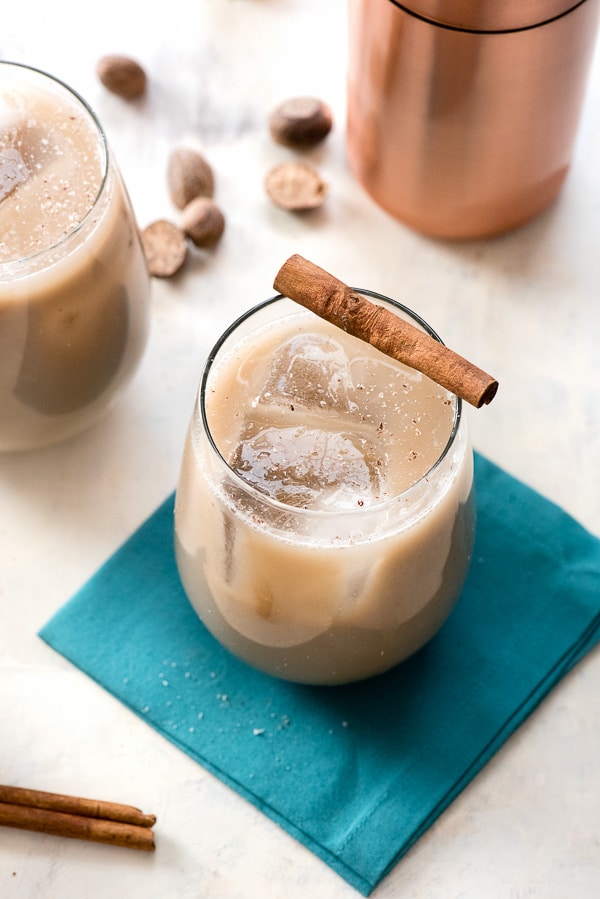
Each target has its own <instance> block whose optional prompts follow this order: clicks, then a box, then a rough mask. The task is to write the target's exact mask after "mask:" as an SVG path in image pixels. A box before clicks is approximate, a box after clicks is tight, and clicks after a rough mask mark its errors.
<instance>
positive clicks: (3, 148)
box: [0, 62, 150, 452]
mask: <svg viewBox="0 0 600 899" xmlns="http://www.w3.org/2000/svg"><path fill="white" fill-rule="evenodd" d="M28 104H30V105H31V108H29V106H28ZM53 140H56V146H57V150H56V153H54V155H51V156H50V155H44V154H47V153H48V147H49V146H50V145H51V143H52V141H53ZM38 150H39V153H40V155H41V156H42V157H43V158H42V160H41V161H38V160H37V159H36V152H38ZM70 157H73V159H75V160H76V168H75V169H71V168H69V165H70V162H71V158H70ZM90 160H93V167H88V163H90ZM90 166H91V163H90ZM0 174H2V175H3V176H4V177H3V178H2V179H0V181H1V182H2V183H0V187H3V188H4V190H2V191H0V193H1V194H2V196H0V216H2V219H1V222H0V224H1V230H0V451H4V452H7V451H20V450H30V449H34V448H36V447H40V446H44V445H46V444H51V443H56V442H57V441H60V440H63V439H65V438H67V437H69V436H71V435H72V434H75V433H77V432H78V431H81V430H82V429H83V428H85V427H87V426H88V425H90V424H92V423H93V422H95V421H96V420H97V419H98V418H99V417H100V416H101V415H102V414H103V413H104V412H105V411H106V410H107V408H108V407H109V406H110V404H111V403H112V402H113V400H114V399H115V398H116V397H117V396H118V395H119V393H120V392H121V391H122V389H123V388H124V386H125V385H126V384H127V383H128V382H129V380H130V379H131V377H132V375H133V373H134V371H135V369H136V368H137V365H138V363H139V361H140V359H141V356H142V354H143V351H144V348H145V345H146V341H147V335H148V329H149V315H150V309H149V301H150V277H149V274H148V270H147V265H146V261H145V258H144V253H143V249H142V245H141V241H140V237H139V233H138V229H137V225H136V222H135V218H134V213H133V210H132V208H131V203H130V200H129V197H128V195H127V191H126V189H125V187H124V185H123V181H122V178H121V175H120V173H119V171H118V168H117V166H116V163H115V161H114V159H113V157H112V154H111V153H110V152H109V149H108V146H107V142H106V138H105V135H104V132H103V130H102V127H101V125H100V123H99V122H98V120H97V118H96V117H95V115H94V113H93V112H92V110H91V109H90V108H89V107H88V106H87V104H86V103H85V102H84V100H82V98H81V97H79V96H78V95H77V94H76V93H75V92H74V91H73V90H71V89H70V88H69V87H67V86H66V85H65V84H63V83H62V82H60V81H58V80H57V79H55V78H53V77H52V76H50V75H48V74H46V73H44V72H40V71H38V70H36V69H32V68H30V67H28V66H22V65H20V64H17V63H7V62H0ZM10 178H12V179H13V182H14V183H15V184H16V186H15V187H12V185H11V183H10ZM74 198H75V199H74ZM71 202H72V203H73V204H74V205H73V210H72V211H71V212H68V213H67V212H65V211H64V210H68V209H69V208H70V207H69V206H68V204H69V203H71ZM9 204H10V205H9ZM69 215H70V216H71V219H69V218H68V216H69ZM61 216H62V218H61ZM57 221H58V222H59V223H60V224H56V223H57Z"/></svg>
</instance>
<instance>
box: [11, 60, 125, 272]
mask: <svg viewBox="0 0 600 899" xmlns="http://www.w3.org/2000/svg"><path fill="white" fill-rule="evenodd" d="M3 66H6V67H9V68H14V69H23V70H24V71H25V72H30V73H33V75H35V76H41V78H42V79H47V80H48V81H50V82H52V83H53V84H55V85H57V86H58V87H59V88H60V89H61V90H63V91H65V92H66V93H67V94H69V95H70V96H71V97H72V99H74V100H75V102H76V104H77V105H79V106H81V107H82V109H83V110H84V112H85V113H86V114H87V115H88V117H89V119H90V120H91V122H92V124H93V125H94V127H95V129H96V131H97V134H98V137H99V141H100V147H101V149H102V177H101V179H100V184H99V185H98V192H97V193H96V196H95V197H94V200H93V202H92V203H91V204H90V207H89V209H88V210H87V211H86V213H85V215H83V216H82V218H81V220H80V221H79V222H78V223H77V225H75V227H74V228H73V229H72V230H71V231H69V232H68V234H63V236H62V237H61V238H59V240H57V241H56V242H55V243H52V244H50V245H49V246H45V247H42V248H41V249H39V250H35V251H34V252H33V253H29V255H27V256H20V257H19V258H18V259H10V260H8V261H6V262H0V273H2V272H6V271H10V270H11V269H15V268H17V267H19V266H22V265H25V264H27V263H29V262H32V261H34V260H36V259H39V258H41V257H43V256H44V255H47V254H49V253H52V252H54V251H56V250H57V249H59V248H60V247H61V246H62V245H63V244H65V243H67V242H69V241H71V240H72V239H73V237H74V236H75V235H76V234H78V233H79V232H80V231H81V229H82V228H83V227H84V226H85V225H86V224H87V222H88V220H89V219H90V217H91V216H92V215H93V213H94V211H95V209H96V208H97V206H98V203H99V201H100V198H101V197H102V195H103V193H104V189H105V187H106V182H107V180H108V173H109V170H110V161H111V157H110V150H109V146H108V140H107V138H106V132H105V130H104V128H103V126H102V123H101V122H100V119H99V118H98V116H97V115H96V113H95V112H94V110H93V109H92V107H91V106H90V104H89V103H88V102H87V100H85V99H84V98H83V96H82V95H81V94H80V93H79V92H78V91H77V90H75V88H73V87H71V85H69V84H67V82H66V81H63V80H62V79H61V78H58V77H57V76H56V75H51V74H50V72H47V71H45V70H44V69H40V68H38V67H36V66H32V65H29V64H28V63H23V62H14V61H13V60H10V59H0V69H1V68H2V67H3Z"/></svg>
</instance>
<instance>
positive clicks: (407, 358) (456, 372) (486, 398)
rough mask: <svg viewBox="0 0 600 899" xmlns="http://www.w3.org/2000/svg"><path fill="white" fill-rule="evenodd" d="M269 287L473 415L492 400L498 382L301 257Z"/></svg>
mask: <svg viewBox="0 0 600 899" xmlns="http://www.w3.org/2000/svg"><path fill="white" fill-rule="evenodd" d="M273 287H274V288H275V290H277V291H278V292H279V293H281V294H283V295H284V296H286V297H289V298H290V299H291V300H294V301H295V302H296V303H299V304H300V305H301V306H304V307H306V308H307V309H310V310H311V311H312V312H315V313H316V314H317V315H318V316H320V317H321V318H324V319H325V320H326V321H328V322H330V323H331V324H333V325H336V326H337V327H338V328H341V329H342V330H343V331H346V332H347V333H348V334H352V335H353V336H354V337H359V338H360V339H361V340H364V341H366V342H367V343H370V344H371V346H374V347H375V348H376V349H378V350H380V351H381V352H382V353H385V354H386V355H387V356H390V357H391V358H392V359H396V361H398V362H403V363H404V364H405V365H408V366H410V368H414V369H416V370H417V371H420V372H421V373H422V374H424V375H426V376H427V377H429V378H431V380H432V381H435V382H436V384H439V385H440V386H441V387H445V388H446V389H447V390H449V391H451V393H454V394H456V395H457V396H459V397H460V398H461V399H463V400H465V401H466V402H467V403H470V404H471V405H472V406H475V407H476V408H477V409H479V408H480V407H481V406H483V405H487V404H488V403H491V401H492V400H493V398H494V396H495V395H496V391H497V390H498V382H497V381H496V380H495V379H494V378H492V377H491V375H488V374H487V373H486V372H484V371H482V369H480V368H477V366H476V365H473V364H472V363H471V362H469V361H468V360H467V359H465V358H464V357H463V356H459V355H458V353H455V352H454V351H453V350H451V349H450V348H449V347H447V346H445V345H444V344H443V343H439V342H438V341H437V340H435V338H433V337H431V336H430V335H429V334H427V333H425V332H424V331H421V330H420V329H419V328H417V327H416V326H415V325H412V324H410V323H409V322H407V321H405V320H404V319H402V318H401V317H400V316H399V315H395V314H394V313H393V312H392V311H391V310H390V309H388V308H387V307H384V306H379V305H378V304H376V303H371V302H370V301H369V300H368V299H367V298H366V297H364V296H362V295H361V294H359V293H356V292H355V291H353V290H352V288H351V287H348V285H347V284H344V283H343V281H339V280H338V279H337V278H335V277H334V276H333V275H330V274H329V272H326V271H325V270H324V269H322V268H319V266H317V265H315V264H314V263H312V262H309V261H308V260H307V259H304V257H302V256H298V255H294V256H290V258H289V259H288V260H287V262H285V263H284V264H283V265H282V267H281V268H280V270H279V271H278V273H277V275H276V277H275V281H274V282H273Z"/></svg>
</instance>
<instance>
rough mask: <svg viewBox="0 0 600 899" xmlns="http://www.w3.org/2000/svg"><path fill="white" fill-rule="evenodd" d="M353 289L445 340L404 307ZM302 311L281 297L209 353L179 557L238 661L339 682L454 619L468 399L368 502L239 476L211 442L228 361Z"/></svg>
mask: <svg viewBox="0 0 600 899" xmlns="http://www.w3.org/2000/svg"><path fill="white" fill-rule="evenodd" d="M357 292H358V293H361V292H362V293H365V294H368V296H369V297H371V298H375V300H376V301H377V302H381V303H384V304H387V305H388V306H390V307H391V308H392V309H393V310H394V311H395V312H396V313H397V314H399V315H402V316H405V317H407V318H408V319H409V320H410V321H412V323H413V324H416V325H417V326H418V327H421V328H422V329H424V330H427V331H429V333H430V334H432V335H433V336H434V337H436V338H437V335H435V333H434V332H433V331H432V330H431V329H430V328H429V327H428V326H427V325H426V324H425V323H424V322H423V321H422V320H421V319H420V318H419V317H418V316H416V315H415V314H414V313H412V312H410V310H408V309H406V308H405V307H403V306H401V305H399V304H397V303H395V302H394V301H392V300H389V299H386V298H384V297H381V296H378V295H377V294H373V293H372V292H370V291H357ZM298 310H299V307H298V306H296V304H294V303H292V302H291V301H289V300H287V299H285V298H283V297H274V298H273V299H271V300H269V301H266V302H265V303H262V304H260V305H259V306H257V307H255V308H254V309H252V310H250V311H249V312H248V313H246V314H245V315H244V316H242V317H241V318H240V319H239V320H238V321H237V322H235V323H234V324H233V325H232V326H231V327H230V328H229V329H228V331H227V332H226V333H225V334H224V335H223V336H222V338H221V339H220V340H219V342H218V343H217V344H216V346H215V348H214V349H213V351H212V352H211V354H210V356H209V359H208V362H207V364H206V368H205V371H204V375H203V378H202V383H201V387H200V391H199V394H198V397H197V402H196V405H195V408H194V412H193V415H192V420H191V423H190V427H189V432H188V435H187V441H186V445H185V450H184V456H183V462H182V467H181V474H180V479H179V484H178V488H177V496H176V508H175V544H176V557H177V564H178V567H179V572H180V575H181V579H182V583H183V586H184V588H185V590H186V592H187V595H188V597H189V599H190V602H191V603H192V605H193V607H194V608H195V610H196V612H197V614H198V615H199V617H200V618H201V620H202V621H203V622H204V624H205V625H206V627H207V628H208V629H209V630H210V631H211V632H212V634H213V635H214V636H215V637H216V638H217V639H218V640H219V641H220V642H221V643H222V644H223V645H224V646H225V647H227V648H228V649H229V650H230V651H231V652H232V653H233V654H234V655H236V656H238V657H239V658H241V659H243V660H244V661H246V662H247V663H249V664H250V665H252V666H254V667H256V668H258V669H260V670H262V671H265V672H267V673H269V674H272V675H275V676H277V677H280V678H284V679H288V680H292V681H297V682H303V683H311V684H340V683H346V682H350V681H355V680H358V679H363V678H367V677H370V676H372V675H375V674H379V673H381V672H384V671H386V670H388V669H389V668H391V667H393V666H395V665H396V664H398V663H399V662H400V661H402V660H403V659H405V658H406V657H408V656H409V655H411V654H412V653H414V652H415V651H416V650H418V649H419V648H420V647H422V646H423V645H424V644H425V643H426V642H427V641H428V640H429V639H430V638H431V637H432V636H433V635H434V634H435V633H436V632H437V630H438V629H439V628H440V627H441V625H442V623H443V622H444V621H445V619H446V618H447V616H448V615H449V613H450V611H451V609H452V608H453V606H454V604H455V602H456V600H457V598H458V596H459V594H460V591H461V589H462V586H463V583H464V579H465V577H466V573H467V570H468V566H469V561H470V555H471V551H472V542H473V534H474V498H473V454H472V449H471V445H470V440H469V436H468V433H467V427H466V421H465V420H464V417H463V415H462V410H461V401H460V399H458V398H457V397H455V396H453V395H452V394H447V398H446V399H444V402H445V403H446V405H447V406H448V405H449V406H451V409H452V416H453V417H452V418H451V420H450V423H449V425H448V432H449V436H447V439H446V438H444V442H443V444H442V446H441V447H440V450H439V452H438V451H436V453H435V455H434V457H433V463H432V464H431V465H430V467H429V468H428V469H427V471H426V472H425V473H424V474H423V476H421V477H419V479H418V480H417V481H416V483H413V484H412V486H409V487H408V488H407V489H405V490H402V491H401V492H400V493H399V494H398V495H392V496H391V497H388V498H386V499H383V500H382V501H381V502H376V503H375V504H374V505H364V506H363V505H362V502H361V501H359V503H358V504H356V502H355V503H354V505H353V506H352V507H351V508H348V507H347V506H346V507H342V508H336V506H335V503H334V504H333V505H332V507H331V508H329V509H320V510H315V509H310V508H304V507H298V506H293V505H289V504H288V503H286V502H281V501H279V500H277V499H276V498H273V497H272V496H268V495H265V493H264V492H263V491H262V490H260V489H257V488H256V486H254V485H252V484H251V483H248V482H247V480H245V479H243V478H242V477H240V475H239V474H238V473H237V472H236V471H234V470H233V469H232V467H231V465H230V462H229V459H230V457H231V453H232V450H233V446H229V447H227V446H226V441H224V440H223V439H222V435H221V436H220V437H219V439H217V438H216V437H215V433H214V431H215V426H217V427H216V430H217V431H220V429H219V427H218V422H217V421H216V420H215V419H214V418H212V419H211V416H213V415H214V414H215V413H214V411H213V412H212V413H211V412H210V410H209V409H207V405H210V403H211V401H212V398H213V397H214V396H215V394H218V392H219V382H220V379H221V378H222V371H221V369H220V364H221V362H222V360H223V359H224V358H226V357H227V356H228V355H229V354H231V352H232V348H235V347H236V345H237V344H238V343H243V342H244V340H246V339H247V337H248V335H250V334H252V335H254V334H256V335H257V337H256V339H255V340H254V341H253V343H254V344H256V341H257V340H260V339H261V338H260V335H264V334H265V333H266V332H267V331H268V330H269V329H276V328H278V327H279V326H280V325H281V323H282V322H286V321H287V320H288V318H289V319H290V320H292V319H297V320H298V321H299V323H300V329H302V328H306V322H307V317H310V316H311V315H312V313H307V312H305V311H302V312H299V311H298ZM328 327H331V328H332V326H328ZM332 330H333V331H335V330H336V329H334V328H332ZM338 333H339V332H338ZM351 339H352V340H354V339H355V338H351ZM437 339H438V340H439V338H437ZM250 345H252V344H250ZM363 346H365V347H366V344H364V345H363ZM366 352H371V353H376V352H377V351H374V350H372V349H371V348H370V347H368V348H367V350H366ZM232 370H233V369H232ZM234 381H235V378H234ZM239 386H240V385H239V384H238V387H239ZM435 386H436V388H437V385H435ZM229 388H231V389H230V390H229V391H228V394H227V398H226V400H225V401H226V402H227V403H229V404H231V406H232V408H233V409H235V410H239V414H240V415H242V416H243V415H244V412H243V405H242V400H241V399H240V398H239V397H237V396H236V395H235V391H236V389H237V388H236V386H235V385H234V386H232V384H231V383H230V384H229ZM439 389H440V390H441V388H439ZM250 414H252V413H251V412H250ZM411 414H412V415H413V416H418V411H415V410H413V412H412V413H411ZM413 420H414V418H413Z"/></svg>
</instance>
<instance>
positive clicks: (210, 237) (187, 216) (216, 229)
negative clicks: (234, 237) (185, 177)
mask: <svg viewBox="0 0 600 899" xmlns="http://www.w3.org/2000/svg"><path fill="white" fill-rule="evenodd" d="M181 227H182V229H183V231H184V232H185V234H187V236H188V237H189V238H190V240H191V241H192V242H193V243H195V244H196V246H197V247H213V246H214V245H215V244H216V243H218V242H219V240H220V239H221V236H222V234H223V231H224V230H225V217H224V215H223V213H222V212H221V210H220V209H219V207H218V206H217V205H216V203H214V202H213V201H212V200H211V199H210V198H209V197H196V199H195V200H192V202H191V203H188V205H187V206H186V207H185V209H184V210H183V213H182V215H181Z"/></svg>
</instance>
